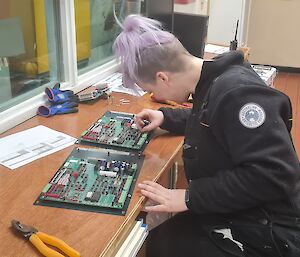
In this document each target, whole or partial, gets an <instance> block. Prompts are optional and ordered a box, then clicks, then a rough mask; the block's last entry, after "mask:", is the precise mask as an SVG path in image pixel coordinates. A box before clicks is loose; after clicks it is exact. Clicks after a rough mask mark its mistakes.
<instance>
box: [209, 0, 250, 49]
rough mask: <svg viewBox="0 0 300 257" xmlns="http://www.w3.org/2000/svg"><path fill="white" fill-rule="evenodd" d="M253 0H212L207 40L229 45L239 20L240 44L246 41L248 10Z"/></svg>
mask: <svg viewBox="0 0 300 257" xmlns="http://www.w3.org/2000/svg"><path fill="white" fill-rule="evenodd" d="M250 2H251V0H210V8H209V9H210V11H209V24H208V35H207V42H208V43H213V44H219V45H229V44H230V41H231V40H233V39H234V34H235V28H236V22H237V20H239V21H240V24H239V30H238V43H239V46H241V45H244V44H245V42H246V34H247V21H248V10H249V5H250Z"/></svg>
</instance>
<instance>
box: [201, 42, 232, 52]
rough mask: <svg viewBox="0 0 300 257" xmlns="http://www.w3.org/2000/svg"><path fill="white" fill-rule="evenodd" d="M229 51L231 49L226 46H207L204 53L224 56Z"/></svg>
mask: <svg viewBox="0 0 300 257" xmlns="http://www.w3.org/2000/svg"><path fill="white" fill-rule="evenodd" d="M227 51H229V47H226V46H218V45H213V44H207V45H205V49H204V52H207V53H213V54H222V53H225V52H227Z"/></svg>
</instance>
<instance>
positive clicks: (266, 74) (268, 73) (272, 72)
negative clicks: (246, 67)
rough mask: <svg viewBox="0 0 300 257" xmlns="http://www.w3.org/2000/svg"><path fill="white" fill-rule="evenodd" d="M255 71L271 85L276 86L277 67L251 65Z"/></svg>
mask: <svg viewBox="0 0 300 257" xmlns="http://www.w3.org/2000/svg"><path fill="white" fill-rule="evenodd" d="M251 66H252V68H253V69H254V71H255V72H256V73H257V74H258V75H259V76H260V77H261V79H262V80H263V81H264V82H265V83H266V84H267V85H268V86H269V87H273V88H274V79H275V77H276V75H277V69H276V68H274V67H272V66H264V65H251Z"/></svg>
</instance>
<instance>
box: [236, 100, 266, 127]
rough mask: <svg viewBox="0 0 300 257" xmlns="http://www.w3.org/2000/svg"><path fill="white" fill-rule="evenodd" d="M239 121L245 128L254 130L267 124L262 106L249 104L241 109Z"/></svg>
mask: <svg viewBox="0 0 300 257" xmlns="http://www.w3.org/2000/svg"><path fill="white" fill-rule="evenodd" d="M239 119H240V122H241V123H242V125H243V126H244V127H246V128H250V129H254V128H258V127H259V126H261V125H262V124H263V123H264V122H265V119H266V113H265V111H264V109H263V108H262V107H261V106H260V105H258V104H256V103H247V104H245V105H244V106H243V107H242V108H241V110H240V113H239Z"/></svg>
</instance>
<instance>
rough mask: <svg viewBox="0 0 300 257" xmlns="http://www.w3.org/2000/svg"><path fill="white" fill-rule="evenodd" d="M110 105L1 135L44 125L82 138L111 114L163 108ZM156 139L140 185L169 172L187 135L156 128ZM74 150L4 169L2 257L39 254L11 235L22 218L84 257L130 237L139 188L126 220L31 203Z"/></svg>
mask: <svg viewBox="0 0 300 257" xmlns="http://www.w3.org/2000/svg"><path fill="white" fill-rule="evenodd" d="M121 98H126V99H129V100H130V104H126V105H125V104H124V105H119V104H118V103H119V100H120V99H121ZM111 102H112V101H111V100H99V101H98V102H96V103H94V104H92V105H89V104H80V106H79V113H75V114H67V115H57V116H53V117H51V118H44V117H39V116H37V117H33V118H32V119H30V120H28V121H26V122H25V123H23V124H21V125H19V126H17V127H15V128H13V129H11V130H10V131H8V132H6V133H4V134H2V135H1V137H4V136H6V135H9V134H12V133H16V132H20V131H22V130H24V129H28V128H31V127H34V126H37V125H44V126H47V127H49V128H51V129H55V130H58V131H61V132H63V133H66V134H68V135H70V136H73V137H75V138H78V137H79V136H80V134H81V133H82V131H84V130H85V129H87V128H88V127H90V125H91V124H93V123H94V122H95V121H96V120H97V119H98V118H99V117H100V116H101V115H102V114H103V113H104V112H105V111H107V110H111V111H123V112H129V113H137V112H139V111H141V110H142V109H143V108H153V109H157V108H158V107H159V106H161V104H157V103H153V102H151V101H150V100H149V97H148V96H147V95H146V96H144V97H133V96H128V95H124V94H114V103H113V104H112V103H111ZM155 135H156V136H157V137H156V136H154V138H153V139H152V140H151V141H150V143H149V145H148V146H147V147H146V149H145V151H144V154H145V161H144V165H143V167H142V170H141V173H140V175H139V178H138V182H139V181H143V180H146V179H147V180H153V181H157V180H158V179H159V178H160V176H161V175H162V174H163V173H164V172H165V171H168V170H169V169H170V168H171V166H172V164H173V162H174V159H175V158H176V155H177V154H178V152H179V150H180V148H181V145H182V142H183V137H181V136H175V135H171V134H168V133H163V131H161V130H157V131H156V132H155ZM158 136H159V137H158ZM74 147H75V146H74V145H73V146H70V147H68V148H65V149H64V150H61V151H59V152H56V153H54V154H51V155H48V156H46V157H44V158H41V159H38V160H36V161H34V162H32V163H29V164H27V165H25V166H22V167H20V168H18V169H16V170H13V171H12V170H9V169H8V168H5V167H3V166H0V201H1V204H0V242H1V243H0V256H1V257H23V256H41V255H40V254H39V253H38V252H37V250H35V248H34V247H33V246H32V245H31V243H30V242H27V241H26V240H24V239H22V238H20V237H18V236H16V235H15V234H14V233H13V231H12V230H11V228H10V221H11V220H12V219H17V220H20V221H21V222H23V223H24V224H28V225H32V226H34V227H36V228H37V229H38V230H40V231H42V232H46V233H48V234H50V235H53V236H56V237H58V238H60V239H62V240H64V241H65V242H66V243H67V244H69V245H70V246H72V247H73V248H75V249H76V250H77V251H79V252H80V253H81V256H82V257H98V256H113V253H115V252H116V250H117V249H118V247H119V246H120V245H121V243H122V241H123V240H124V238H125V237H126V236H127V234H128V233H129V231H130V229H131V227H132V225H133V221H134V220H135V218H136V217H137V215H138V214H139V212H140V210H141V207H142V203H143V200H144V199H143V197H141V196H140V194H139V193H138V192H137V190H136V189H135V190H134V193H133V196H132V199H131V202H130V205H129V208H128V210H127V213H126V216H115V215H108V214H99V213H92V212H83V211H76V210H67V209H58V208H52V207H45V206H35V205H33V202H34V201H35V199H36V198H37V196H38V195H39V193H40V192H41V190H42V189H43V187H44V186H45V185H46V183H48V182H49V181H50V179H51V178H52V176H53V175H54V173H55V172H56V171H57V170H58V168H59V167H60V166H61V164H62V163H63V162H64V160H65V159H66V158H67V156H68V155H69V154H70V152H71V151H72V149H73V148H74ZM138 182H137V183H138Z"/></svg>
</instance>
